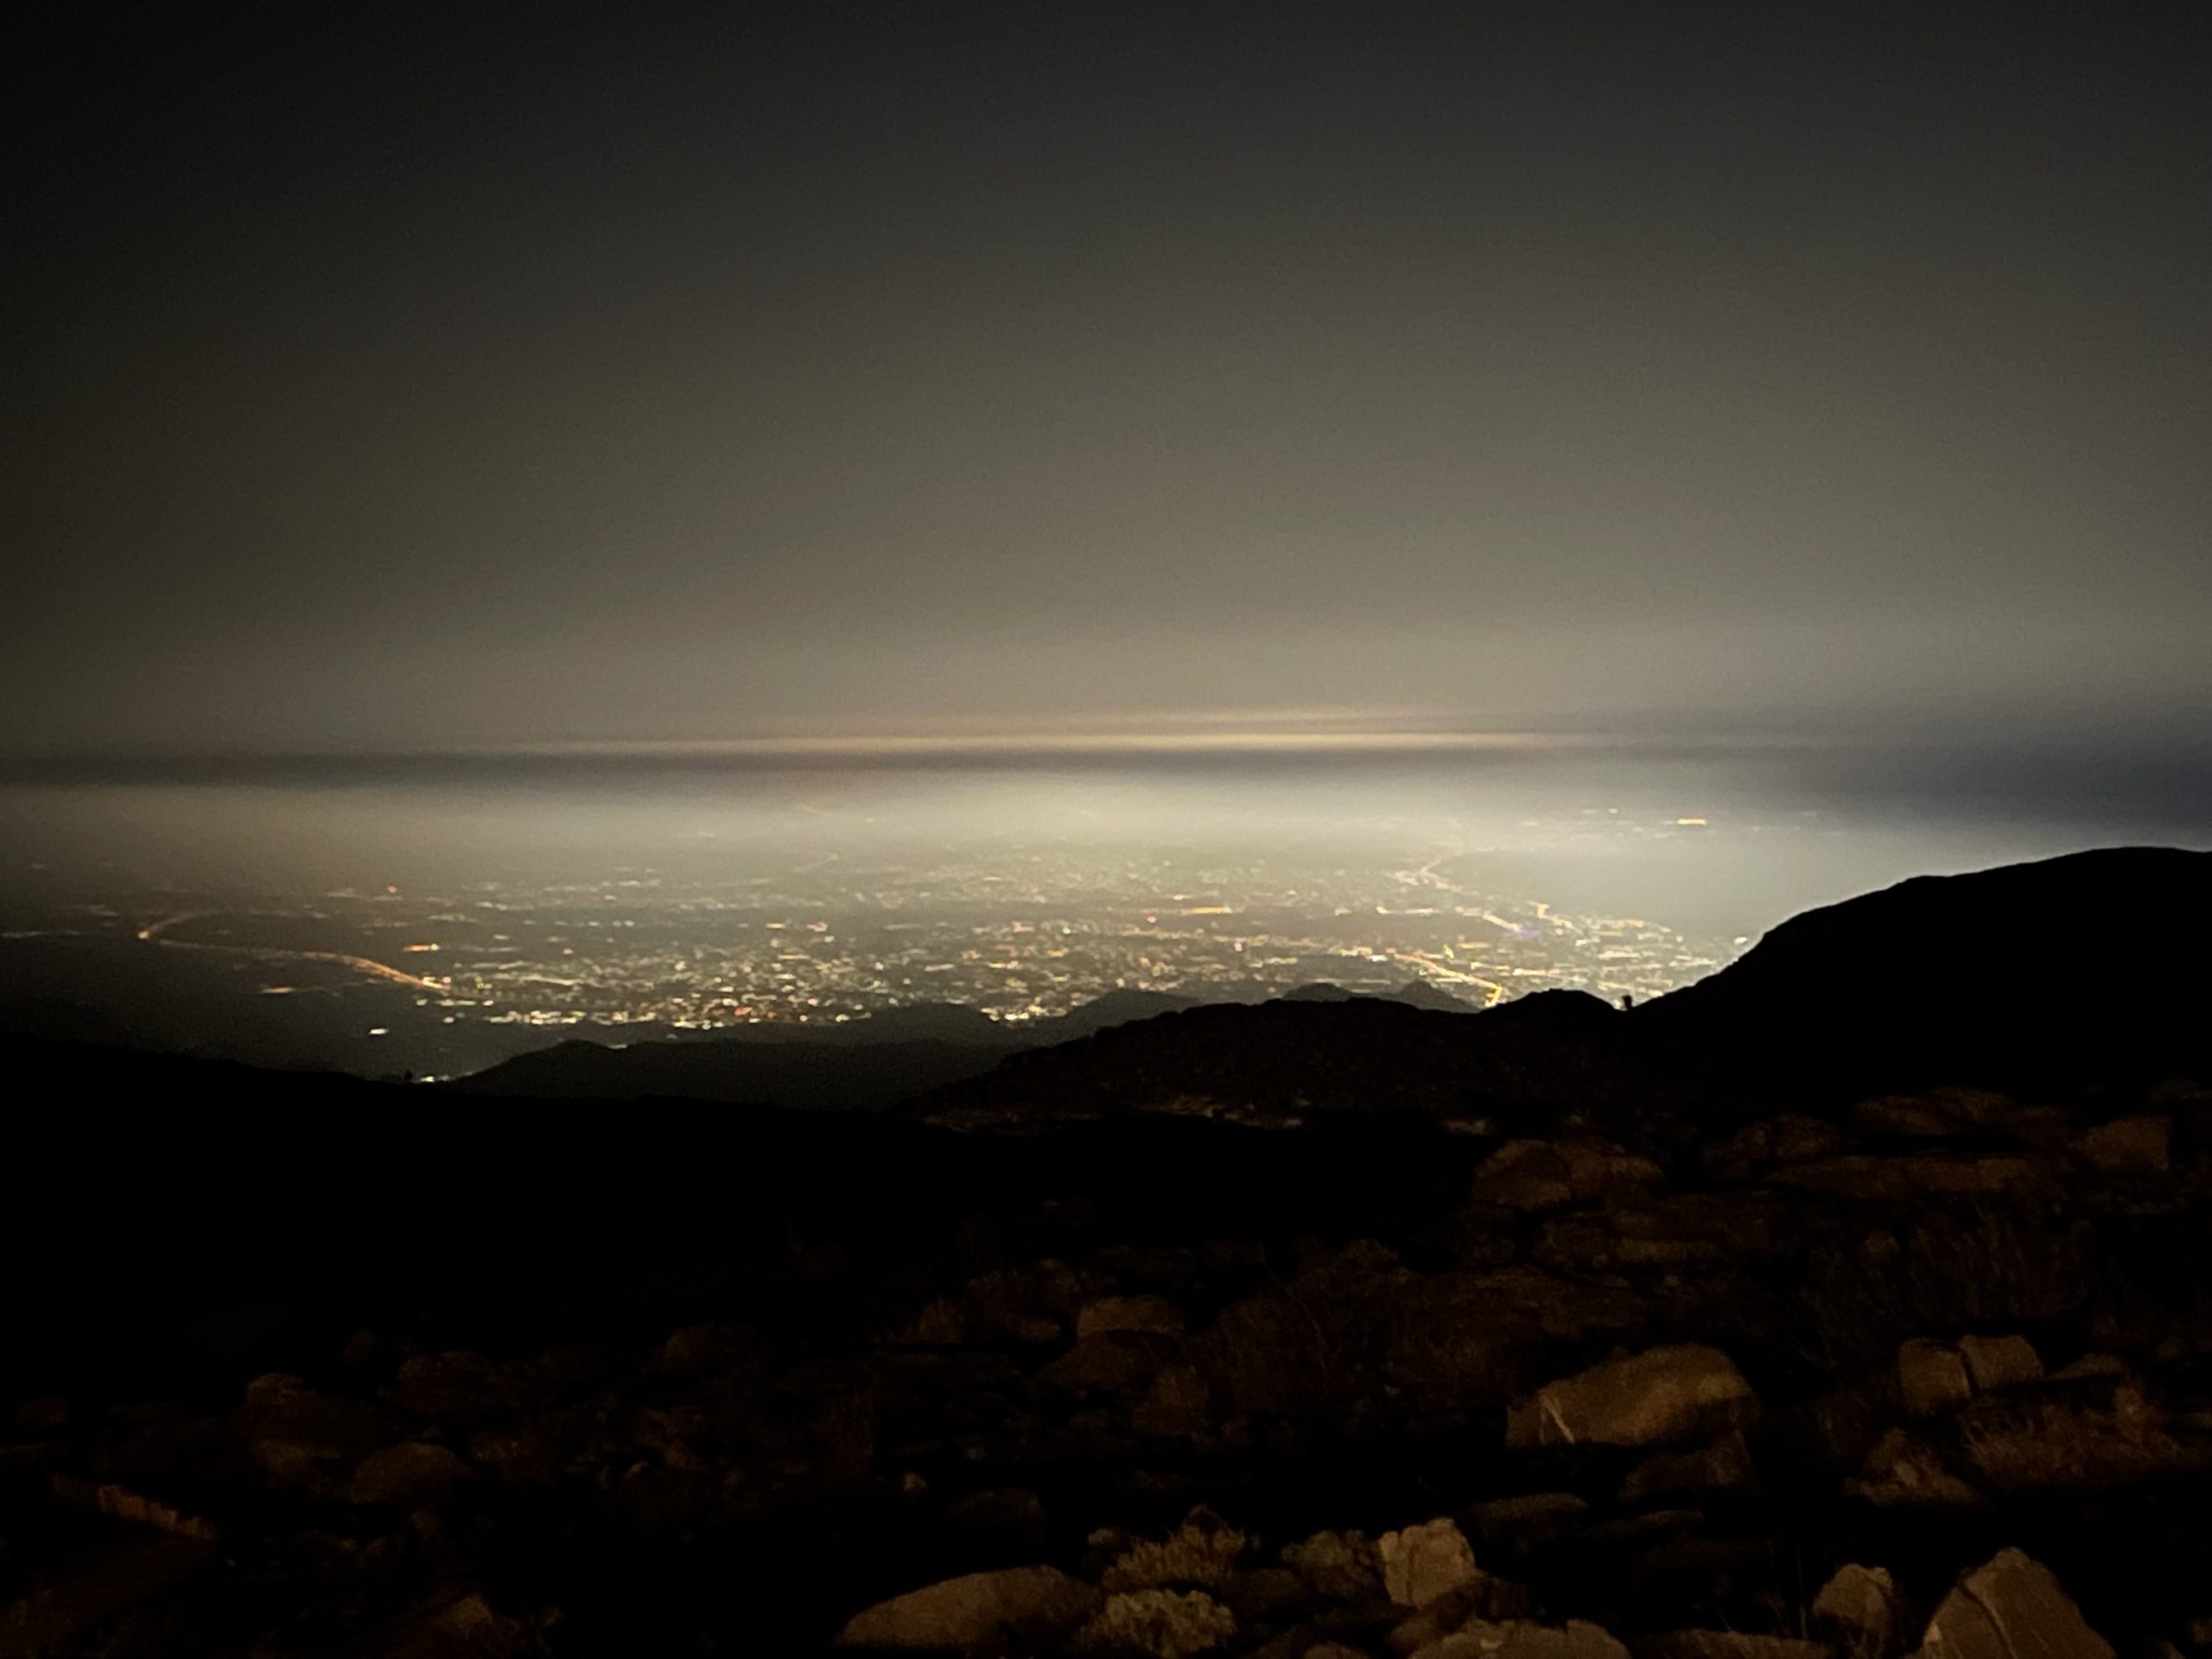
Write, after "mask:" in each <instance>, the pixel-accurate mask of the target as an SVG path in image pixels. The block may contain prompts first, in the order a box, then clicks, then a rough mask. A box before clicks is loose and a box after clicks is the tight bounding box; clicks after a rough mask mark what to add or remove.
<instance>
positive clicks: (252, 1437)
mask: <svg viewBox="0 0 2212 1659" xmlns="http://www.w3.org/2000/svg"><path fill="white" fill-rule="evenodd" d="M231 1427H232V1428H233V1429H235V1430H236V1431H237V1433H238V1438H239V1439H240V1440H244V1441H245V1445H246V1449H247V1451H248V1452H250V1453H251V1456H252V1458H253V1460H254V1462H255V1463H256V1464H257V1465H260V1467H261V1470H262V1472H263V1473H264V1474H265V1475H267V1476H268V1477H269V1478H270V1480H271V1481H272V1482H274V1483H275V1484H277V1485H280V1486H293V1485H311V1484H316V1483H317V1482H319V1481H321V1480H322V1479H324V1478H327V1477H331V1476H334V1475H336V1474H339V1473H340V1472H343V1471H350V1470H351V1468H352V1466H353V1465H354V1464H356V1463H358V1462H359V1461H360V1459H363V1458H365V1457H366V1456H367V1455H368V1454H369V1453H370V1452H373V1451H375V1450H376V1449H377V1448H378V1447H379V1446H389V1445H390V1444H391V1442H393V1441H394V1440H397V1439H398V1438H399V1436H400V1427H399V1425H398V1423H397V1421H394V1420H393V1418H392V1417H391V1414H389V1413H387V1412H385V1411H381V1410H379V1409H378V1408H376V1407H375V1406H372V1405H369V1404H366V1403H365V1402H359V1401H354V1400H344V1399H339V1398H337V1397H334V1396H333V1395H325V1394H322V1393H320V1392H318V1391H317V1390H315V1389H311V1388H309V1387H308V1385H307V1383H305V1382H304V1381H303V1380H302V1379H301V1378H299V1377H296V1376H291V1375H290V1374H289V1373H287V1372H281V1371H278V1372H271V1373H270V1375H268V1376H257V1377H256V1378H255V1379H254V1380H253V1381H252V1382H251V1383H247V1384H246V1388H245V1402H243V1403H242V1404H241V1405H240V1406H239V1407H238V1410H237V1411H236V1412H234V1413H233V1414H232V1417H231Z"/></svg>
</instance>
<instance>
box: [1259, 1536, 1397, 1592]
mask: <svg viewBox="0 0 2212 1659" xmlns="http://www.w3.org/2000/svg"><path fill="white" fill-rule="evenodd" d="M1282 1564H1283V1565H1284V1566H1285V1567H1288V1568H1290V1570H1291V1571H1292V1572H1294V1573H1297V1574H1298V1576H1299V1577H1300V1578H1301V1579H1303V1580H1305V1581H1306V1583H1307V1584H1308V1585H1310V1586H1312V1587H1313V1593H1314V1594H1315V1595H1317V1596H1319V1597H1322V1598H1323V1599H1326V1600H1329V1601H1351V1602H1357V1601H1364V1600H1366V1599H1368V1598H1370V1597H1371V1596H1376V1595H1379V1594H1380V1593H1382V1590H1383V1558H1382V1554H1381V1553H1380V1552H1379V1551H1378V1550H1377V1548H1376V1545H1375V1542H1374V1541H1373V1540H1372V1539H1370V1538H1369V1537H1368V1536H1367V1535H1366V1534H1365V1533H1363V1532H1317V1533H1315V1534H1314V1535H1313V1536H1312V1537H1311V1538H1308V1539H1307V1540H1306V1541H1305V1542H1304V1543H1302V1544H1286V1545H1284V1546H1283V1551H1282Z"/></svg>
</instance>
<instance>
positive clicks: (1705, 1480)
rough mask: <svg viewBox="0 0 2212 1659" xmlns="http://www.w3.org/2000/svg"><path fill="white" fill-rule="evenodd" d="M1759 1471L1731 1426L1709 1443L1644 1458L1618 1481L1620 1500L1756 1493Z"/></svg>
mask: <svg viewBox="0 0 2212 1659" xmlns="http://www.w3.org/2000/svg"><path fill="white" fill-rule="evenodd" d="M1758 1490H1759V1477H1758V1470H1757V1469H1756V1468H1754V1467H1753V1466H1752V1464H1751V1446H1750V1445H1749V1444H1748V1443H1747V1442H1746V1441H1745V1439H1744V1436H1743V1433H1742V1431H1741V1430H1738V1429H1732V1430H1730V1431H1729V1432H1728V1433H1726V1434H1724V1435H1722V1436H1721V1437H1720V1438H1719V1440H1714V1441H1713V1443H1712V1444H1711V1445H1709V1446H1697V1447H1694V1448H1693V1449H1692V1450H1690V1451H1688V1452H1660V1453H1658V1454H1657V1455H1656V1456H1654V1457H1649V1458H1646V1459H1644V1460H1643V1462H1642V1463H1640V1464H1638V1465H1637V1466H1636V1467H1635V1468H1634V1469H1632V1470H1630V1471H1629V1475H1628V1478H1627V1479H1626V1480H1625V1481H1624V1482H1622V1484H1621V1501H1622V1502H1623V1503H1643V1502H1644V1501H1646V1500H1648V1499H1650V1498H1655V1497H1706V1496H1712V1497H1756V1496H1758Z"/></svg>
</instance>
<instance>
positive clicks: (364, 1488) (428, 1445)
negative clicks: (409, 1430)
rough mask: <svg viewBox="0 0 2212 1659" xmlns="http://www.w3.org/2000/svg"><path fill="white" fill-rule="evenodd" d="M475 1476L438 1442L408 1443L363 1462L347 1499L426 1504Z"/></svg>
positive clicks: (410, 1441) (413, 1441) (365, 1501)
mask: <svg viewBox="0 0 2212 1659" xmlns="http://www.w3.org/2000/svg"><path fill="white" fill-rule="evenodd" d="M475 1472H476V1471H474V1470H473V1469H471V1468H470V1467H469V1466H468V1465H467V1463H466V1462H465V1461H463V1460H462V1459H461V1457H459V1456H458V1455H457V1454H456V1453H454V1452H452V1451H450V1450H448V1448H447V1447H445V1446H440V1445H438V1444H437V1443H436V1442H435V1440H408V1441H404V1442H403V1443H402V1444H400V1445H398V1446H386V1447H385V1448H384V1449H383V1450H382V1451H380V1452H370V1453H369V1455H368V1456H367V1457H365V1458H364V1459H361V1461H360V1464H359V1466H357V1467H356V1468H355V1469H354V1471H353V1479H352V1480H351V1481H350V1482H349V1483H347V1484H346V1498H347V1500H348V1501H349V1502H352V1503H404V1504H408V1505H410V1506H412V1505H415V1504H418V1503H429V1501H430V1500H431V1499H432V1498H435V1497H437V1496H438V1495H439V1494H440V1493H442V1492H443V1491H445V1490H446V1489H447V1488H448V1486H451V1485H454V1484H455V1483H456V1482H459V1481H463V1480H467V1479H469V1478H471V1477H472V1476H474V1473H475Z"/></svg>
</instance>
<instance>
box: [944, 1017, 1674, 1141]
mask: <svg viewBox="0 0 2212 1659" xmlns="http://www.w3.org/2000/svg"><path fill="white" fill-rule="evenodd" d="M1621 1020H1622V1016H1619V1015H1617V1014H1614V1013H1613V1012H1612V1011H1611V1009H1609V1008H1608V1007H1606V1006H1605V1004H1604V1003H1603V1002H1600V1001H1598V1000H1597V999H1596V998H1594V997H1590V996H1585V995H1581V994H1580V993H1577V992H1571V991H1552V992H1546V993H1543V994H1541V995H1537V996H1531V997H1524V998H1522V1000H1521V1001H1517V1002H1509V1003H1507V1004H1505V1005H1503V1007H1497V1008H1493V1009H1490V1010H1488V1011H1486V1012H1484V1013H1481V1014H1473V1013H1471V1012H1463V1013H1460V1014H1443V1013H1439V1012H1437V1011H1435V1010H1433V1009H1427V1008H1417V1007H1409V1006H1408V1005H1406V1004H1404V1003H1402V1002H1398V1001H1388V1000H1384V999H1382V998H1376V997H1343V998H1336V999H1330V1000H1321V999H1317V998H1313V997H1305V998H1293V997H1284V998H1281V999H1279V1000H1278V1001H1273V1002H1262V1003H1259V1004H1256V1005H1254V1006H1249V1007H1245V1006H1240V1005H1237V1004H1233V1003H1227V1004H1211V1005H1208V1006H1206V1007H1196V1008H1190V1009H1186V1010H1185V1011H1183V1012H1181V1013H1179V1014H1162V1015H1160V1017H1159V1018H1157V1019H1153V1020H1144V1021H1142V1022H1141V1023H1140V1024H1136V1025H1130V1026H1124V1027H1118V1028H1116V1029H1114V1030H1111V1031H1106V1032H1102V1033H1099V1034H1098V1035H1097V1036H1096V1037H1094V1038H1092V1039H1090V1040H1088V1041H1086V1042H1081V1043H1071V1044H1064V1045H1062V1046H1058V1047H1056V1048H1048V1049H1039V1050H1033V1051H1031V1052H1027V1053H1024V1054H1018V1055H1014V1056H1013V1057H1011V1058H1008V1059H1007V1061H1006V1062H1005V1063H1003V1064H1002V1065H1000V1066H999V1067H998V1068H997V1069H995V1071H991V1072H989V1073H988V1074H987V1075H985V1076H983V1077H978V1078H976V1079H975V1080H973V1081H972V1082H969V1083H965V1084H956V1085H954V1086H952V1087H951V1088H950V1089H947V1090H944V1091H943V1092H941V1093H940V1094H938V1096H934V1097H932V1098H931V1099H930V1100H928V1101H926V1102H925V1103H924V1104H923V1106H922V1110H923V1112H924V1115H925V1116H927V1117H929V1118H930V1119H931V1121H932V1122H943V1123H948V1124H957V1125H960V1126H963V1127H969V1128H976V1127H982V1126H984V1125H1000V1126H1008V1127H1019V1126H1020V1125H1022V1124H1024V1123H1026V1122H1031V1121H1033V1120H1039V1119H1045V1118H1060V1119H1065V1118H1070V1117H1105V1116H1117V1115H1121V1114H1125V1113H1131V1112H1166V1113H1173V1114H1178V1115H1182V1116H1199V1117H1220V1118H1225V1119H1228V1120H1230V1121H1233V1122H1255V1123H1285V1122H1296V1121H1298V1120H1299V1119H1300V1117H1302V1116H1305V1115H1306V1114H1308V1113H1322V1114H1329V1113H1344V1112H1357V1113H1370V1114H1373V1113H1406V1114H1417V1115H1421V1116H1430V1117H1437V1118H1446V1119H1457V1120H1461V1121H1465V1122H1480V1121H1489V1120H1492V1119H1496V1118H1498V1117H1499V1116H1501V1115H1507V1116H1525V1115H1527V1114H1529V1113H1531V1112H1537V1113H1541V1112H1545V1111H1556V1110H1558V1109H1565V1108H1567V1107H1569V1106H1573V1105H1582V1104H1589V1103H1595V1102H1602V1101H1611V1100H1620V1099H1622V1098H1624V1096H1625V1095H1626V1094H1627V1092H1628V1091H1629V1090H1630V1088H1631V1086H1632V1085H1634V1084H1639V1083H1641V1084H1644V1085H1645V1086H1647V1087H1653V1086H1656V1085H1655V1084H1651V1082H1650V1080H1649V1079H1647V1078H1643V1077H1641V1076H1640V1074H1639V1072H1638V1071H1637V1069H1636V1068H1635V1067H1634V1065H1632V1063H1631V1061H1630V1058H1629V1056H1628V1055H1627V1053H1626V1052H1625V1050H1624V1049H1623V1047H1622V1046H1621V1045H1620V1044H1619V1043H1618V1042H1616V1041H1614V1040H1612V1039H1611V1034H1612V1033H1613V1032H1614V1031H1615V1030H1617V1029H1618V1028H1619V1027H1620V1023H1621Z"/></svg>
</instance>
